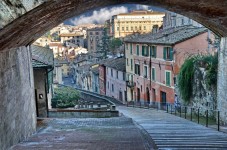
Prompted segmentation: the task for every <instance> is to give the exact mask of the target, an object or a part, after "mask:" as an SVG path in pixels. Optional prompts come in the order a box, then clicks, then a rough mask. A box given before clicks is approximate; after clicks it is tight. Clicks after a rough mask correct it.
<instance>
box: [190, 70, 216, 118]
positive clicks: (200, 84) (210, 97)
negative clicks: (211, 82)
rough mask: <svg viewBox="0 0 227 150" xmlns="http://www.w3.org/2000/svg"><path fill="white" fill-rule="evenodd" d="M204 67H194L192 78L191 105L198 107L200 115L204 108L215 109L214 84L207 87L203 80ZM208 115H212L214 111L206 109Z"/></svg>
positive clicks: (204, 74) (203, 113)
mask: <svg viewBox="0 0 227 150" xmlns="http://www.w3.org/2000/svg"><path fill="white" fill-rule="evenodd" d="M205 76H206V71H205V68H196V70H195V73H194V80H193V83H192V85H193V92H192V107H194V108H200V112H201V113H202V115H205V111H206V110H216V109H217V91H216V87H215V86H211V87H209V88H208V86H207V85H206V82H205ZM208 112H209V116H214V117H215V114H216V112H215V111H208Z"/></svg>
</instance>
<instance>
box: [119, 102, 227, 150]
mask: <svg viewBox="0 0 227 150" xmlns="http://www.w3.org/2000/svg"><path fill="white" fill-rule="evenodd" d="M117 109H118V110H119V111H120V113H123V114H124V115H125V116H127V117H129V118H132V119H133V120H134V121H135V122H136V123H137V124H138V125H140V126H141V127H142V128H143V129H144V130H146V132H147V133H148V134H149V135H150V137H151V138H152V140H153V142H154V144H155V145H156V149H163V150H175V149H182V150H187V149H190V150H191V149H201V150H202V149H206V150H208V149H212V150H215V149H223V150H224V149H225V150H226V149H227V134H226V133H222V132H218V131H216V130H215V129H211V128H206V127H204V126H202V125H199V124H197V123H194V122H191V121H188V120H186V119H183V118H180V117H177V116H174V115H171V114H168V113H166V112H164V111H160V110H156V109H142V108H133V107H125V106H119V107H117Z"/></svg>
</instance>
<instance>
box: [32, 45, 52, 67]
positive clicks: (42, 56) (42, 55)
mask: <svg viewBox="0 0 227 150" xmlns="http://www.w3.org/2000/svg"><path fill="white" fill-rule="evenodd" d="M31 50H32V66H33V67H34V68H40V67H53V66H54V55H53V51H52V50H51V49H49V48H46V47H41V46H36V45H31Z"/></svg>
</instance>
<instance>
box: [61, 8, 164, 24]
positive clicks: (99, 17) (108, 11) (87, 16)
mask: <svg viewBox="0 0 227 150" xmlns="http://www.w3.org/2000/svg"><path fill="white" fill-rule="evenodd" d="M132 10H153V11H161V12H164V11H165V10H164V9H161V8H158V7H153V6H147V5H136V4H125V5H116V6H111V7H104V8H100V9H96V10H93V11H89V12H87V13H84V14H82V15H80V16H76V17H73V18H70V19H68V20H66V21H64V24H67V25H80V24H90V23H94V24H104V22H105V21H106V20H108V19H110V18H111V17H112V16H113V15H116V14H119V13H127V12H130V11H132Z"/></svg>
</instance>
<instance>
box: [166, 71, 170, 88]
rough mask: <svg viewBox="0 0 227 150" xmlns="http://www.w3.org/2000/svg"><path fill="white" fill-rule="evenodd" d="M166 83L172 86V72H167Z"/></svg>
mask: <svg viewBox="0 0 227 150" xmlns="http://www.w3.org/2000/svg"><path fill="white" fill-rule="evenodd" d="M166 85H168V86H170V72H166Z"/></svg>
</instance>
